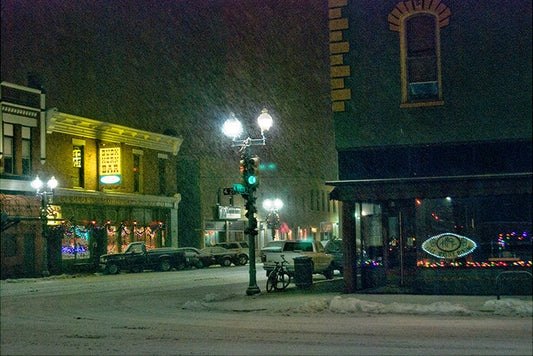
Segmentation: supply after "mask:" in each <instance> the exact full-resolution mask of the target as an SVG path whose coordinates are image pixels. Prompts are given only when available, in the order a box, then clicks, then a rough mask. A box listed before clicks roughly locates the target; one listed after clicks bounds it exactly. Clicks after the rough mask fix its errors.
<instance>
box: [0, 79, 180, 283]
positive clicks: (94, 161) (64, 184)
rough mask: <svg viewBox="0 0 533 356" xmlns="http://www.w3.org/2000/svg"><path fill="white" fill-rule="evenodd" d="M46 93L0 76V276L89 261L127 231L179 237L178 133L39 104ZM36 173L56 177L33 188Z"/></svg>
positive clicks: (164, 242)
mask: <svg viewBox="0 0 533 356" xmlns="http://www.w3.org/2000/svg"><path fill="white" fill-rule="evenodd" d="M45 101H46V94H45V93H44V92H43V91H42V90H41V89H35V88H30V87H23V86H20V85H14V84H11V83H6V82H2V92H1V102H2V114H1V115H2V117H1V119H2V120H1V121H2V132H1V135H0V136H1V138H2V144H1V145H0V147H2V148H3V151H2V158H1V161H0V162H1V164H0V168H1V169H2V171H1V176H0V194H1V199H2V230H3V231H2V239H1V241H2V278H8V277H20V276H34V275H41V274H42V273H43V272H45V273H46V272H47V271H48V272H51V273H60V272H61V271H63V270H66V269H72V268H75V266H85V267H94V265H95V264H96V263H97V262H98V256H99V255H100V254H103V253H108V252H117V251H121V250H122V249H123V248H124V246H125V245H127V244H128V243H129V242H132V241H145V242H146V243H147V245H148V246H150V247H161V246H176V247H177V246H178V207H179V203H180V200H181V197H180V195H179V193H178V188H177V185H176V158H177V154H178V152H179V149H180V146H181V143H182V141H183V140H182V139H181V138H179V137H173V136H168V135H161V134H156V133H152V132H147V131H143V130H138V129H134V128H131V127H126V126H121V125H116V124H112V123H108V122H103V121H97V120H93V119H88V118H84V117H79V116H74V115H69V114H65V113H61V112H59V111H58V110H57V109H55V108H52V109H46V102H45ZM36 176H39V177H40V178H41V179H43V180H46V179H48V178H50V177H55V178H56V180H57V182H58V187H57V188H56V189H54V191H53V195H52V194H49V195H48V196H46V195H45V196H41V197H39V196H36V194H35V190H34V189H33V188H32V186H31V181H32V180H33V179H35V177H36ZM41 198H43V199H47V201H46V211H47V214H46V215H47V218H46V224H41V222H42V220H41V221H39V212H40V210H41V204H42V203H43V201H41ZM48 199H49V200H48ZM43 230H44V233H43ZM43 236H46V239H44V238H43ZM45 251H47V252H46V253H45ZM45 264H46V266H45Z"/></svg>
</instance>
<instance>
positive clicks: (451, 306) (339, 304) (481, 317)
mask: <svg viewBox="0 0 533 356" xmlns="http://www.w3.org/2000/svg"><path fill="white" fill-rule="evenodd" d="M257 279H258V286H259V287H260V288H261V290H262V293H261V294H258V295H255V296H251V297H250V296H246V295H245V290H246V287H247V286H248V266H243V267H231V268H218V267H216V268H207V269H202V270H186V271H173V272H167V273H158V272H144V273H138V274H129V273H122V274H120V275H113V276H106V275H88V276H77V277H76V278H71V277H69V276H59V277H50V278H46V279H23V280H5V281H2V282H1V297H2V301H1V307H2V309H1V324H2V326H1V344H2V345H1V354H2V355H14V354H24V355H37V354H69V355H86V354H105V355H118V354H128V355H141V354H155V355H162V354H193V355H198V354H200V355H221V354H225V355H273V354H302V355H326V354H327V355H354V354H359V355H368V354H374V355H392V354H394V355H416V354H419V355H465V354H468V355H496V354H506V355H529V354H532V351H533V350H532V337H531V335H532V318H531V298H525V299H524V298H513V297H504V298H502V300H501V301H496V297H494V296H483V297H474V296H472V297H471V296H458V297H454V296H406V295H396V296H395V295H364V294H357V295H342V294H341V293H340V292H339V291H340V289H338V290H339V291H336V290H335V288H333V289H331V288H330V289H328V288H327V284H328V283H330V284H331V285H341V284H340V283H342V280H341V279H340V277H336V278H335V280H333V281H327V280H325V279H324V278H323V277H320V276H315V278H314V286H313V288H312V290H310V291H303V290H298V289H296V288H295V287H294V285H291V286H290V289H289V290H287V291H285V292H278V293H268V294H267V293H266V292H265V291H264V287H265V279H266V278H265V274H264V271H263V269H262V268H261V266H260V265H259V266H258V268H257ZM325 286H326V287H325Z"/></svg>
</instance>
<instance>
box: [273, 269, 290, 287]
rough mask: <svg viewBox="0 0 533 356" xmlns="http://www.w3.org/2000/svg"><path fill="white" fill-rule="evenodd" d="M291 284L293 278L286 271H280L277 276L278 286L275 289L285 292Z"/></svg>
mask: <svg viewBox="0 0 533 356" xmlns="http://www.w3.org/2000/svg"><path fill="white" fill-rule="evenodd" d="M289 283H291V276H290V275H289V274H288V273H287V272H285V271H280V272H279V273H278V275H277V276H276V285H275V286H274V288H276V290H283V289H285V288H287V286H288V285H289Z"/></svg>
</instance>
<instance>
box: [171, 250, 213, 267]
mask: <svg viewBox="0 0 533 356" xmlns="http://www.w3.org/2000/svg"><path fill="white" fill-rule="evenodd" d="M178 250H180V251H183V252H184V253H185V259H186V264H187V266H188V267H196V268H203V267H209V266H211V265H213V264H215V263H216V261H215V257H214V256H213V254H211V253H210V252H207V251H202V250H200V249H197V248H195V247H179V248H178Z"/></svg>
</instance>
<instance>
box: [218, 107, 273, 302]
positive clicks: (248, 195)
mask: <svg viewBox="0 0 533 356" xmlns="http://www.w3.org/2000/svg"><path fill="white" fill-rule="evenodd" d="M257 123H258V125H259V128H260V129H261V138H250V137H248V138H246V139H244V140H243V139H239V137H240V136H241V134H242V132H243V128H242V124H241V122H240V121H239V120H237V118H236V117H235V115H234V114H233V113H232V114H231V117H230V118H229V119H228V120H226V122H225V123H224V126H223V127H222V131H223V132H224V134H225V135H226V136H228V137H230V138H231V139H232V144H231V146H232V147H240V149H239V152H240V153H241V164H242V167H243V172H242V174H243V177H242V178H243V184H242V185H239V184H235V185H234V187H238V190H237V191H238V193H239V194H241V195H242V196H243V198H244V200H245V208H246V217H247V218H248V227H247V228H246V229H245V230H244V232H245V234H246V235H247V236H248V246H249V250H248V253H249V257H250V258H249V261H250V262H249V265H250V266H249V267H250V268H249V271H250V272H249V275H250V283H249V285H248V288H247V289H246V294H247V295H254V294H257V293H260V292H261V290H260V289H259V287H258V286H257V280H256V268H255V237H256V236H257V234H258V233H257V219H256V218H255V213H256V212H257V209H256V207H255V200H256V198H255V197H254V193H255V191H256V189H257V183H258V182H257V178H256V173H258V172H255V171H254V170H255V164H254V163H256V162H257V161H256V160H257V158H256V157H253V156H252V152H251V146H257V145H260V146H264V145H265V144H266V139H265V132H266V131H268V130H269V129H270V128H271V127H272V116H270V114H269V113H268V111H267V109H263V111H262V112H261V114H260V115H259V116H258V117H257ZM234 190H235V189H234Z"/></svg>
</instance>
